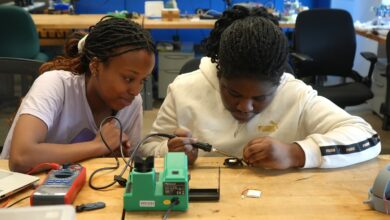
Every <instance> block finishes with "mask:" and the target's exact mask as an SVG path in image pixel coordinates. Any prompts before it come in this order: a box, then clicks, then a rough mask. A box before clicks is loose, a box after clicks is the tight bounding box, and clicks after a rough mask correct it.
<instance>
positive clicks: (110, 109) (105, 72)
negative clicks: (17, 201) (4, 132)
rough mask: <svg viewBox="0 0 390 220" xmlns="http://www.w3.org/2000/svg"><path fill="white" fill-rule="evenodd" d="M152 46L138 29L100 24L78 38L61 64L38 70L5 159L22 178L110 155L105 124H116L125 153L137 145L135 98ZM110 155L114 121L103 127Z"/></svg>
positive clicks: (115, 143)
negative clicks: (52, 165)
mask: <svg viewBox="0 0 390 220" xmlns="http://www.w3.org/2000/svg"><path fill="white" fill-rule="evenodd" d="M155 52H156V51H155V46H154V43H153V41H152V39H151V36H150V34H149V33H148V32H147V31H146V30H144V29H142V28H141V26H140V25H138V24H136V23H134V22H132V21H128V20H125V19H120V18H114V17H109V16H107V17H104V18H103V19H102V20H101V21H100V22H98V23H97V24H96V25H95V26H92V27H90V29H89V34H88V35H83V34H81V33H76V34H74V36H73V37H72V38H71V39H70V40H69V41H68V42H67V44H66V45H65V56H62V57H58V58H56V59H55V60H53V61H51V62H48V63H46V64H44V65H42V67H41V70H40V71H41V72H42V74H41V75H40V76H39V77H38V78H37V79H36V80H35V82H34V84H33V86H32V88H31V89H30V91H29V93H28V94H27V95H26V97H25V98H24V99H23V102H22V104H21V106H20V108H19V110H18V112H17V115H16V117H15V120H14V122H13V125H12V127H11V129H10V131H9V133H8V136H7V138H6V141H5V144H4V150H3V152H2V155H1V157H2V158H9V165H10V168H11V169H12V170H16V171H20V172H26V171H27V170H29V169H31V168H32V167H34V166H35V165H37V164H40V163H43V162H56V163H60V164H62V163H68V162H76V161H80V160H84V159H87V158H93V157H97V156H102V155H107V154H108V153H109V152H110V151H109V150H108V149H107V148H106V146H105V145H104V143H103V140H102V139H101V137H100V135H96V134H97V132H99V125H100V123H101V122H102V120H103V119H105V118H106V117H109V116H116V118H118V119H119V121H120V122H121V124H122V126H123V132H122V143H123V145H124V146H125V147H126V148H128V149H129V148H130V147H131V146H135V145H136V144H137V143H138V142H139V141H140V138H141V137H140V136H141V130H142V129H141V128H142V99H141V96H140V91H141V89H142V87H143V83H144V81H145V80H146V78H147V77H148V76H149V75H150V74H151V72H152V70H153V68H154V65H155ZM101 132H102V135H103V137H104V140H105V142H106V143H107V145H108V146H109V147H110V148H111V149H112V151H115V150H117V149H118V147H119V145H120V141H119V136H120V130H119V128H118V126H116V123H115V121H114V120H112V121H110V122H108V123H105V124H104V125H103V126H102V130H101Z"/></svg>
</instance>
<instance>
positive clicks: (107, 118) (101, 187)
mask: <svg viewBox="0 0 390 220" xmlns="http://www.w3.org/2000/svg"><path fill="white" fill-rule="evenodd" d="M112 119H114V120H116V121H117V122H118V124H119V132H120V133H119V148H120V152H121V156H122V159H123V161H124V162H125V163H126V159H125V156H124V153H123V145H122V133H123V128H122V123H121V122H120V120H119V119H118V118H116V117H115V116H109V117H106V118H105V119H103V121H102V122H101V123H100V126H99V135H100V138H101V139H102V142H103V143H104V146H105V147H106V148H107V149H108V150H109V151H110V154H113V153H114V152H113V151H112V149H111V147H110V146H109V145H108V143H107V142H106V140H105V139H104V135H103V133H102V127H103V125H104V124H105V123H106V122H107V121H108V120H112ZM114 158H115V162H116V164H115V166H111V167H103V168H99V169H97V170H95V171H93V172H92V174H91V175H90V177H89V180H88V185H89V187H91V188H92V189H94V190H101V189H106V188H108V187H110V186H112V185H114V184H115V183H116V182H118V181H117V179H118V178H117V177H116V176H114V180H113V181H112V182H111V183H108V184H106V185H104V186H94V185H93V183H92V181H93V177H94V176H95V175H96V174H97V173H99V172H101V171H104V170H116V169H118V168H119V160H118V157H117V156H116V155H114ZM121 176H122V175H121ZM121 185H122V184H121Z"/></svg>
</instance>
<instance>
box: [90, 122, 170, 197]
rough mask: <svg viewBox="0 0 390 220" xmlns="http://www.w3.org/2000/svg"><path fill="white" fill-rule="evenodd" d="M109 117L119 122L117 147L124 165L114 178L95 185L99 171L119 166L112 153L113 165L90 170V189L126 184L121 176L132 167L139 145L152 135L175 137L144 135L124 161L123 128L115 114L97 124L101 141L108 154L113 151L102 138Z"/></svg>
mask: <svg viewBox="0 0 390 220" xmlns="http://www.w3.org/2000/svg"><path fill="white" fill-rule="evenodd" d="M110 119H114V120H116V121H117V122H118V124H119V131H120V134H119V148H120V151H121V156H122V159H123V161H124V163H125V166H124V167H123V169H122V170H121V172H120V174H119V175H114V180H113V181H112V182H110V183H108V184H106V185H103V186H95V185H93V183H92V182H93V178H94V176H95V175H96V174H97V173H99V172H101V171H104V170H116V169H118V168H119V167H120V164H119V160H118V157H116V156H115V155H114V158H115V162H116V164H115V166H112V167H103V168H99V169H97V170H95V171H93V172H92V174H91V175H90V177H89V180H88V185H89V187H91V188H92V189H94V190H102V189H106V188H108V187H110V186H113V185H114V184H115V183H119V184H120V185H121V186H123V187H124V186H126V182H127V180H126V179H125V178H123V177H122V176H123V174H124V173H125V172H126V170H127V167H130V171H131V170H132V169H133V166H132V164H133V163H134V158H135V155H136V154H137V151H138V149H139V148H140V146H141V145H142V144H143V143H144V142H145V141H146V140H147V139H148V138H150V137H153V136H160V137H166V138H173V137H175V136H174V135H169V134H163V133H154V134H149V135H147V136H145V137H144V138H143V139H142V140H141V141H140V142H139V143H138V145H137V146H136V148H135V149H134V151H133V152H132V154H131V156H130V157H129V159H128V160H127V161H126V159H125V157H124V153H123V145H122V133H123V128H122V124H121V122H120V121H119V119H118V118H116V117H115V116H109V117H106V118H105V119H103V121H102V122H101V123H100V126H99V134H100V137H101V139H102V142H103V143H104V145H105V146H106V148H107V149H108V150H109V151H110V154H112V153H113V151H112V149H111V147H110V146H109V145H108V143H107V142H106V140H105V139H104V135H103V133H102V127H103V125H104V124H105V123H106V122H107V121H108V120H110Z"/></svg>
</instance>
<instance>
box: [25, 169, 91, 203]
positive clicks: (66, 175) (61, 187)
mask: <svg viewBox="0 0 390 220" xmlns="http://www.w3.org/2000/svg"><path fill="white" fill-rule="evenodd" d="M86 179H87V176H86V169H85V167H82V166H81V165H79V164H72V165H63V166H62V168H61V169H59V170H51V171H50V172H49V173H48V175H47V177H46V179H45V181H44V182H43V183H42V184H41V185H40V186H39V187H38V188H37V189H36V190H35V191H34V192H33V194H32V195H31V197H30V203H31V205H33V206H35V205H49V204H50V205H53V204H71V203H72V202H73V201H74V199H75V198H76V196H77V194H78V193H79V191H80V190H81V188H82V187H83V186H84V184H85V181H86Z"/></svg>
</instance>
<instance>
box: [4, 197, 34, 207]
mask: <svg viewBox="0 0 390 220" xmlns="http://www.w3.org/2000/svg"><path fill="white" fill-rule="evenodd" d="M29 197H30V196H29V195H28V196H25V197H23V198H21V199H19V200H17V201H15V202H13V203H11V204H10V205H9V206H7V208H11V207H12V206H14V205H16V204H17V203H19V202H21V201H23V200H25V199H27V198H29Z"/></svg>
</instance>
